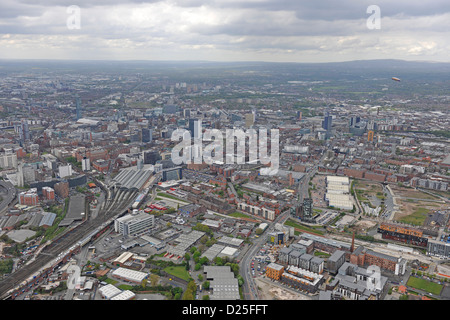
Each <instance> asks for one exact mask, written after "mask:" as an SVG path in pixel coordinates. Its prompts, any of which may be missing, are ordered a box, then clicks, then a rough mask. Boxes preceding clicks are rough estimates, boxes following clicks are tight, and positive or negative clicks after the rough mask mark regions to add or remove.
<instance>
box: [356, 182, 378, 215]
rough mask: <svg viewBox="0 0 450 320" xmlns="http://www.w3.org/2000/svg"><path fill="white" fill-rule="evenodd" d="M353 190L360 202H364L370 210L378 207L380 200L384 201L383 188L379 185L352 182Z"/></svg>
mask: <svg viewBox="0 0 450 320" xmlns="http://www.w3.org/2000/svg"><path fill="white" fill-rule="evenodd" d="M353 190H354V191H355V193H356V197H357V198H358V200H359V201H360V202H365V203H367V205H369V206H370V207H371V208H375V207H377V206H378V205H380V200H384V194H383V188H382V186H381V185H380V184H379V183H376V182H370V181H364V180H357V179H355V180H354V184H353Z"/></svg>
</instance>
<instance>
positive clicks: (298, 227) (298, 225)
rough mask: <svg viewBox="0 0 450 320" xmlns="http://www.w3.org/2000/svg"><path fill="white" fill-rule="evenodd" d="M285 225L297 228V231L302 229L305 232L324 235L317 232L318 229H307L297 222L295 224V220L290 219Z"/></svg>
mask: <svg viewBox="0 0 450 320" xmlns="http://www.w3.org/2000/svg"><path fill="white" fill-rule="evenodd" d="M284 224H285V225H287V226H289V227H294V228H297V229H300V230H304V231H307V232H312V233H316V234H320V235H323V234H324V233H323V231H320V230H317V228H313V227H307V226H304V225H301V224H299V223H297V222H295V221H293V220H290V219H289V220H287V221H286V222H285V223H284Z"/></svg>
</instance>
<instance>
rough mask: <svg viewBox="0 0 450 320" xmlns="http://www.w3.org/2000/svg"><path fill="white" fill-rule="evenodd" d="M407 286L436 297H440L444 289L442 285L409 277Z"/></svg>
mask: <svg viewBox="0 0 450 320" xmlns="http://www.w3.org/2000/svg"><path fill="white" fill-rule="evenodd" d="M407 285H408V286H410V287H413V288H416V289H419V290H423V291H426V292H429V293H432V294H435V295H439V294H440V293H441V290H442V288H443V286H442V285H440V284H438V283H435V282H431V281H428V280H425V279H422V278H416V277H409V279H408V282H407Z"/></svg>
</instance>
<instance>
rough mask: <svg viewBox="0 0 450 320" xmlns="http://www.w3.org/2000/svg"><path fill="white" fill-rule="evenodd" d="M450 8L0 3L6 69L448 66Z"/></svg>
mask: <svg viewBox="0 0 450 320" xmlns="http://www.w3.org/2000/svg"><path fill="white" fill-rule="evenodd" d="M449 52H450V1H449V0H426V1H423V0H396V1H392V0H309V1H304V0H247V1H244V0H210V1H208V0H167V1H166V0H161V1H158V0H148V1H145V0H143V1H138V0H109V1H106V0H99V1H88V0H15V1H13V0H1V1H0V59H66V60H67V59H68V60H84V59H87V60H208V61H272V62H336V61H350V60H369V59H403V60H417V61H418V60H425V61H441V62H450V54H449Z"/></svg>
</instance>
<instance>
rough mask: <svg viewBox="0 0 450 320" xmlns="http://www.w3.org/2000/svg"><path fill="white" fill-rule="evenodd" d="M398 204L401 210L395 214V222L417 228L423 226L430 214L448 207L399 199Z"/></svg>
mask: <svg viewBox="0 0 450 320" xmlns="http://www.w3.org/2000/svg"><path fill="white" fill-rule="evenodd" d="M397 203H398V204H399V206H400V210H399V211H398V212H397V213H396V214H395V216H394V220H396V221H400V222H405V223H410V224H413V225H416V226H421V225H423V223H424V222H425V219H426V218H427V215H428V214H429V213H431V212H433V211H435V210H439V209H445V208H446V207H447V205H446V204H441V203H437V202H430V201H423V200H417V201H411V200H410V199H406V200H399V199H397Z"/></svg>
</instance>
